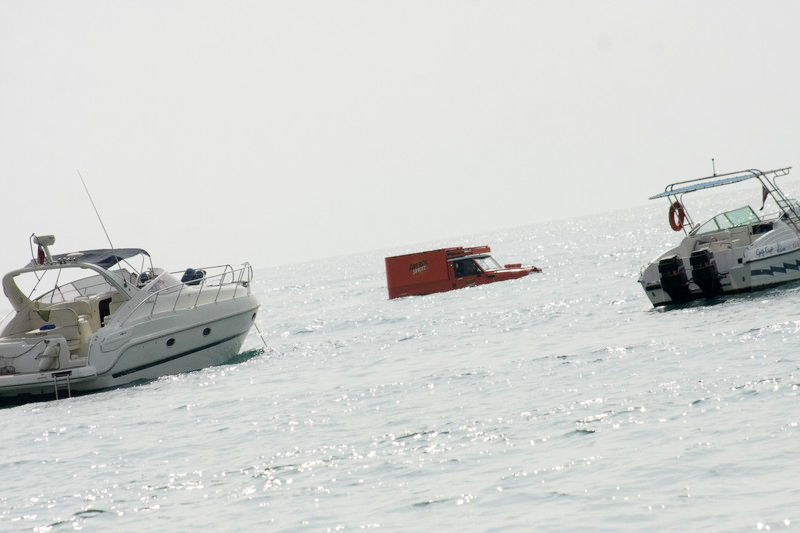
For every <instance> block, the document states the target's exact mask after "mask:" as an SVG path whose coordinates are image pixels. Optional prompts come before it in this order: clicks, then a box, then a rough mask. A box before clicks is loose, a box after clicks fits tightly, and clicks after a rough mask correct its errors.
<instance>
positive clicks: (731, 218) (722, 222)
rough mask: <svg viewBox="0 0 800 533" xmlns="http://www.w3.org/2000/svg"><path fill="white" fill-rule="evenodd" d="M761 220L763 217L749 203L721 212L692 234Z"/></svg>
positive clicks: (738, 226) (755, 222)
mask: <svg viewBox="0 0 800 533" xmlns="http://www.w3.org/2000/svg"><path fill="white" fill-rule="evenodd" d="M759 222H761V219H760V218H758V215H756V214H755V212H754V211H753V209H752V208H751V207H750V206H749V205H747V206H744V207H740V208H739V209H734V210H733V211H726V212H725V213H720V214H719V215H717V216H715V217H714V218H712V219H711V220H709V221H707V222H705V223H704V224H703V225H702V226H700V227H699V228H697V229H696V230H695V231H693V232H692V235H703V234H706V233H714V232H715V231H720V230H725V229H731V228H740V227H742V226H750V225H752V224H758V223H759Z"/></svg>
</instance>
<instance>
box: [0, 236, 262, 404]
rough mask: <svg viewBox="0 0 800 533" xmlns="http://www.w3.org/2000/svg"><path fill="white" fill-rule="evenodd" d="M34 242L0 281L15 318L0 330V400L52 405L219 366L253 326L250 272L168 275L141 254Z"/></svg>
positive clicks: (218, 269)
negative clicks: (28, 398)
mask: <svg viewBox="0 0 800 533" xmlns="http://www.w3.org/2000/svg"><path fill="white" fill-rule="evenodd" d="M32 241H33V244H35V245H38V251H37V253H36V254H35V256H34V258H33V259H32V260H31V262H30V264H28V265H27V266H26V267H24V268H21V269H18V270H14V271H12V272H9V273H8V274H6V275H5V276H4V277H3V292H4V293H5V295H6V297H7V298H8V300H9V302H10V304H11V306H12V307H13V311H12V312H13V313H14V315H13V317H12V318H11V319H10V320H9V321H8V322H7V323H6V325H5V327H4V328H3V330H2V332H0V396H4V397H8V396H20V395H41V394H47V395H55V397H56V398H57V397H58V396H59V394H61V396H62V397H63V396H65V395H69V394H71V392H73V391H91V390H98V389H105V388H109V387H116V386H120V385H124V384H127V383H130V382H132V381H136V380H141V379H153V378H158V377H160V376H164V375H168V374H175V373H180V372H188V371H192V370H198V369H201V368H204V367H207V366H212V365H217V364H221V363H223V362H225V361H226V360H228V359H230V358H231V357H233V356H235V355H236V354H237V353H238V352H239V349H240V348H241V346H242V343H243V342H244V340H245V338H246V336H247V334H248V331H249V330H250V328H251V326H252V325H253V323H254V321H255V317H256V313H257V311H258V308H259V303H258V301H257V299H256V298H255V296H253V295H252V294H251V289H250V281H251V278H252V268H251V267H250V265H248V264H244V265H242V266H241V267H238V268H233V267H231V266H229V265H220V266H215V267H205V268H199V269H191V268H190V269H187V270H186V271H184V272H182V273H170V272H167V271H165V270H164V269H161V268H153V264H152V261H151V260H150V255H149V254H148V253H147V252H146V251H145V250H142V249H139V248H117V249H102V250H84V251H80V252H74V253H67V254H59V255H51V254H50V249H49V247H50V246H52V245H53V243H54V242H55V238H54V237H53V236H52V235H48V236H38V237H37V236H32ZM32 250H33V247H32ZM32 255H33V254H32ZM134 265H137V266H134Z"/></svg>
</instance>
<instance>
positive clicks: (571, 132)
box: [0, 0, 800, 273]
mask: <svg viewBox="0 0 800 533" xmlns="http://www.w3.org/2000/svg"><path fill="white" fill-rule="evenodd" d="M798 20H800V3H797V2H792V1H783V2H781V1H774V2H734V1H719V2H697V1H686V2H679V1H668V2H666V1H665V2H641V1H638V0H636V1H626V2H623V1H617V2H601V1H596V0H592V1H560V0H559V1H553V2H546V1H525V2H513V1H502V2H497V1H435V0H433V1H432V0H426V1H420V2H415V1H409V0H402V1H376V0H362V1H346V0H337V1H329V0H324V1H323V0H318V1H275V2H269V1H252V2H246V1H236V0H221V1H203V0H187V1H183V2H177V1H160V0H159V1H124V2H123V1H113V0H112V1H109V0H98V1H93V2H87V1H70V2H57V1H45V2H43V1H35V0H34V1H31V0H0V180H1V181H0V184H1V185H2V189H1V191H2V192H0V194H1V195H2V198H3V202H2V210H0V227H2V230H0V250H2V252H1V253H0V271H2V272H0V273H4V272H6V271H8V270H10V269H12V268H16V267H19V266H21V265H22V264H24V263H25V262H26V261H27V260H28V258H29V251H28V250H29V248H28V241H27V239H28V236H29V235H30V234H31V233H34V232H36V233H40V234H46V233H54V234H55V235H56V237H57V242H56V246H55V247H54V251H56V252H66V251H73V250H76V249H82V248H98V247H105V246H107V242H106V239H105V236H104V235H103V232H102V229H101V228H100V225H99V224H98V222H97V220H96V218H95V214H94V212H93V211H92V208H91V205H90V203H89V201H88V199H87V197H86V195H85V192H84V191H83V188H82V186H81V183H80V180H79V178H78V174H77V170H80V171H81V173H82V174H83V176H84V178H85V180H86V182H87V184H88V186H89V188H90V190H91V192H92V195H93V196H94V199H95V202H96V203H97V206H98V209H99V210H100V214H101V215H102V216H103V218H104V221H105V224H106V227H107V228H108V230H109V233H110V235H111V239H112V241H113V243H114V244H115V245H116V246H119V247H125V246H138V247H143V248H146V249H148V250H149V251H150V252H151V253H152V255H153V256H154V262H155V263H156V264H157V265H159V266H163V267H165V268H169V269H180V268H184V267H186V266H199V265H201V264H217V263H227V262H230V263H240V262H242V261H245V260H249V261H250V262H251V263H252V264H253V265H254V266H255V267H256V268H258V267H261V266H267V265H272V264H280V263H291V262H297V261H304V260H308V259H314V258H321V257H327V256H332V255H340V254H345V253H351V252H357V251H363V250H370V249H376V248H386V247H392V246H398V245H405V244H413V243H418V242H422V241H430V240H434V239H446V238H448V237H457V236H459V235H465V234H471V233H477V232H483V231H488V230H492V229H499V228H505V227H511V226H519V225H524V224H531V223H535V222H539V221H543V220H546V219H551V218H566V217H569V216H572V215H574V214H575V213H591V212H602V211H608V210H612V209H617V208H622V207H626V206H632V205H639V204H645V203H647V197H648V196H650V195H652V194H655V193H656V192H658V191H660V190H662V189H663V187H664V185H666V184H667V183H668V182H671V181H676V180H679V179H687V178H692V177H698V176H701V175H706V174H709V173H710V167H711V166H710V158H711V157H715V158H716V160H717V170H718V171H720V172H723V171H730V170H736V169H739V168H742V167H758V168H762V169H768V168H775V167H779V166H786V165H800V143H798V141H800V136H799V135H798V129H799V128H800V117H799V116H798V115H799V113H798V111H800V97H798V94H797V92H798V87H797V86H798V84H797V80H798V71H797V69H798V61H797V56H798V52H800V32H798V31H797V21H798ZM798 172H800V168H799V169H798ZM664 207H665V209H666V205H665V206H664ZM465 213H472V215H471V216H465ZM457 243H458V241H457V239H454V244H457ZM467 244H469V243H467ZM471 244H475V243H471ZM489 244H491V243H489Z"/></svg>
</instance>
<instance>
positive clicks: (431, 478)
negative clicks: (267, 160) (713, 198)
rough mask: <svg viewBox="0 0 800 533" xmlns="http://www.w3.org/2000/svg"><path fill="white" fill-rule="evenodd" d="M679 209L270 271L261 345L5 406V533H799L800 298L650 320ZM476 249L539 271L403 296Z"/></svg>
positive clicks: (679, 311)
mask: <svg viewBox="0 0 800 533" xmlns="http://www.w3.org/2000/svg"><path fill="white" fill-rule="evenodd" d="M666 207H667V206H666V204H665V205H663V206H662V205H660V204H659V205H657V206H656V205H655V203H653V204H652V205H649V206H646V207H637V208H634V209H629V210H624V211H618V212H614V213H608V214H604V215H592V216H584V217H580V218H573V219H564V220H559V221H552V222H547V223H542V224H536V225H532V226H529V227H521V228H515V229H510V230H505V231H497V232H492V233H488V234H484V235H474V236H469V237H465V238H459V239H452V240H448V241H446V242H435V243H425V244H422V245H419V246H415V247H407V248H394V249H389V250H382V251H375V252H370V253H364V254H358V255H351V256H347V257H339V258H333V259H326V260H323V261H315V262H310V263H304V264H298V265H293V266H285V267H274V268H257V270H256V278H257V281H256V282H255V283H254V284H253V290H254V291H255V292H256V294H257V295H258V297H259V298H260V299H261V302H262V309H261V311H260V314H259V315H258V319H257V325H258V328H259V329H260V331H261V333H263V339H264V341H265V342H266V346H267V347H266V348H265V347H264V344H263V343H262V341H261V339H260V338H259V336H258V334H257V332H256V331H255V330H253V331H252V332H251V334H250V336H249V337H248V339H247V342H246V344H245V347H244V350H243V353H242V354H240V356H239V357H237V358H236V359H234V360H233V361H231V362H230V363H228V364H226V365H222V366H218V367H214V368H208V369H205V370H201V371H198V372H192V373H188V374H182V375H176V376H169V377H164V378H162V379H159V380H156V381H151V382H147V383H143V384H139V385H137V386H133V387H127V388H122V389H117V390H112V391H107V392H101V393H97V394H90V395H85V396H80V397H75V398H72V399H67V400H59V401H47V402H39V403H29V404H25V405H19V406H13V407H8V408H6V409H3V410H0V415H2V417H3V424H2V436H1V437H0V442H1V443H2V448H0V449H2V456H0V530H3V531H65V530H73V529H76V530H77V529H83V530H88V531H100V530H115V531H140V530H143V529H145V528H149V529H152V528H156V529H157V530H166V531H189V530H193V529H201V530H212V531H256V530H269V531H355V530H362V529H382V530H389V531H420V530H422V531H438V530H449V531H514V530H516V531H530V530H538V531H565V530H566V531H574V530H578V529H581V530H592V531H619V530H639V531H642V530H672V531H679V530H703V531H734V530H737V531H748V530H773V531H775V530H777V531H782V530H796V529H797V528H798V524H800V438H799V437H800V432H799V430H798V423H800V409H799V408H798V407H799V404H800V402H799V400H800V398H798V387H799V386H800V367H799V364H800V312H798V311H799V310H800V285H798V284H794V285H787V286H783V287H781V288H776V289H768V290H764V291H759V292H754V293H749V294H745V295H741V296H734V297H724V298H719V299H717V300H714V301H712V302H708V303H695V304H689V305H685V306H681V307H676V308H671V309H664V308H659V309H654V308H652V306H651V305H650V303H649V301H648V300H647V298H646V296H645V294H644V292H643V291H642V289H641V287H640V286H639V285H638V284H637V283H636V279H637V276H638V274H639V271H640V269H641V267H642V266H643V265H645V264H646V263H648V262H649V261H650V260H652V259H653V258H654V257H655V256H656V255H658V254H659V253H660V252H661V251H663V250H665V249H666V248H668V247H669V246H672V245H674V244H676V243H677V242H678V241H679V239H680V234H675V233H673V232H671V231H670V230H669V227H668V225H667V218H666ZM733 207H736V206H733ZM480 244H489V245H491V246H492V250H493V253H494V255H495V257H496V258H497V259H498V260H499V261H500V262H501V263H502V262H509V263H516V262H523V263H533V264H535V265H537V266H539V267H542V268H543V270H544V272H543V273H542V274H535V275H531V276H528V277H526V278H522V279H518V280H514V281H509V282H503V283H495V284H492V285H485V286H480V287H472V288H468V289H464V290H458V291H452V292H448V293H441V294H433V295H428V296H422V297H409V298H402V299H398V300H392V301H390V300H388V299H387V291H386V284H385V273H384V265H383V258H384V257H385V256H386V255H392V254H395V253H403V252H409V251H415V250H421V249H426V248H432V247H441V246H447V245H465V246H469V245H480Z"/></svg>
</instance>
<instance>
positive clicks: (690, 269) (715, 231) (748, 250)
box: [639, 167, 800, 306]
mask: <svg viewBox="0 0 800 533" xmlns="http://www.w3.org/2000/svg"><path fill="white" fill-rule="evenodd" d="M790 170H791V167H784V168H779V169H775V170H769V171H761V170H757V169H745V170H739V171H736V172H730V173H727V174H716V173H715V174H714V175H712V176H706V177H703V178H697V179H691V180H686V181H680V182H676V183H672V184H670V185H667V187H666V188H665V190H664V192H662V193H659V194H656V195H654V196H651V197H650V199H651V200H654V199H660V198H666V199H667V200H668V201H669V203H670V207H669V214H668V220H669V224H670V226H671V228H672V229H673V230H674V231H683V232H684V235H685V236H684V238H683V240H682V241H681V242H680V244H678V245H677V246H675V247H674V248H671V249H669V250H667V251H666V252H664V253H662V254H660V255H659V256H658V257H657V258H656V259H655V260H653V261H652V262H651V263H650V264H649V265H646V266H645V267H643V269H642V272H641V273H640V276H639V283H641V285H642V287H643V288H644V290H645V292H646V294H647V296H648V298H649V299H650V301H651V303H652V304H653V305H655V306H659V305H665V304H669V303H684V302H688V301H691V300H695V299H698V298H712V297H715V296H718V295H720V294H729V293H736V292H743V291H749V290H753V289H756V288H762V287H767V286H772V285H776V284H779V283H784V282H787V281H793V280H796V279H800V204H798V202H797V201H796V200H794V199H792V198H789V197H787V196H786V195H785V193H784V192H783V191H782V190H781V188H780V187H779V186H778V183H777V179H778V178H780V177H783V176H786V175H788V174H789V172H790ZM747 180H753V181H754V182H756V183H757V184H759V185H760V191H761V195H760V200H761V207H760V208H759V212H760V211H761V210H763V209H764V207H765V206H766V205H767V201H768V200H772V203H774V204H775V206H776V207H777V208H778V209H777V212H774V213H771V214H768V215H764V216H759V215H758V214H757V213H756V210H755V209H753V207H752V206H750V205H745V206H741V207H737V208H735V209H730V210H726V211H723V212H721V213H719V214H717V215H714V216H713V217H711V218H709V219H708V220H706V221H703V222H701V223H697V222H695V221H694V220H693V219H692V217H691V215H690V213H689V211H688V210H687V209H686V206H685V205H684V202H683V197H684V196H685V195H686V194H689V193H694V192H697V191H702V190H708V189H712V188H716V187H723V186H728V185H733V184H736V183H741V182H744V181H747Z"/></svg>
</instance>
